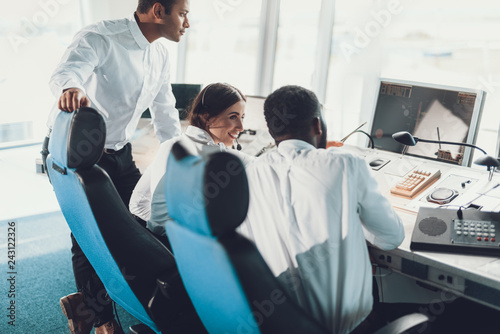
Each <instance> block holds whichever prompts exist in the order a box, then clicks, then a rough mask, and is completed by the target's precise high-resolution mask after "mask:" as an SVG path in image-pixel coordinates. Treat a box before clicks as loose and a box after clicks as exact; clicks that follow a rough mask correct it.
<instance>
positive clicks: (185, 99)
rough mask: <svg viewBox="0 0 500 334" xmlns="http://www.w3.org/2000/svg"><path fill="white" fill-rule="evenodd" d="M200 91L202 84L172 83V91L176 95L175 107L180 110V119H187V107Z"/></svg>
mask: <svg viewBox="0 0 500 334" xmlns="http://www.w3.org/2000/svg"><path fill="white" fill-rule="evenodd" d="M200 91H201V85H197V84H176V83H173V84H172V93H173V94H174V96H175V108H176V109H177V110H179V117H180V119H186V116H187V109H188V107H189V106H190V105H191V103H192V102H193V100H194V98H195V97H196V95H198V93H199V92H200Z"/></svg>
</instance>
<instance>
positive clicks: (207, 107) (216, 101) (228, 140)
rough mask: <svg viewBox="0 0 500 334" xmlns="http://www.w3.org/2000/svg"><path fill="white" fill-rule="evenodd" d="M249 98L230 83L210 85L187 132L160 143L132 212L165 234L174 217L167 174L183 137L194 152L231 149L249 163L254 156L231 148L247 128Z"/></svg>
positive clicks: (193, 107) (136, 191)
mask: <svg viewBox="0 0 500 334" xmlns="http://www.w3.org/2000/svg"><path fill="white" fill-rule="evenodd" d="M245 101H246V97H245V96H244V95H243V94H242V93H241V91H240V90H239V89H237V88H235V87H234V86H231V85H229V84H226V83H213V84H210V85H208V86H206V87H205V88H204V89H203V90H202V91H201V92H200V93H199V94H198V95H197V96H196V98H195V99H194V101H193V104H192V105H191V108H190V110H189V114H188V121H189V123H190V125H189V126H188V128H187V129H186V132H184V133H183V134H182V135H181V136H179V137H175V138H172V139H170V140H167V141H165V142H163V143H162V144H161V145H160V148H159V150H158V154H157V155H156V157H155V160H154V161H153V162H152V163H151V165H150V166H149V167H148V168H147V169H146V171H145V172H144V175H143V176H142V178H141V179H140V180H139V183H138V184H137V186H136V187H135V189H134V192H133V194H132V198H131V199H130V205H129V206H130V207H129V208H130V212H132V214H134V215H135V216H136V217H138V218H140V220H143V221H146V222H147V227H148V228H149V229H150V230H151V231H153V233H155V234H157V235H158V236H160V238H161V237H162V236H164V235H165V228H164V226H165V223H166V222H167V221H169V220H170V219H171V218H170V217H169V215H168V212H167V208H166V206H165V192H164V183H165V182H163V178H164V175H165V171H166V169H167V168H168V165H167V157H168V155H169V153H170V151H171V149H172V146H173V145H174V143H176V142H178V141H181V142H182V143H183V145H184V146H185V147H186V148H188V149H189V150H190V152H192V153H194V154H199V155H206V154H209V153H213V152H214V151H215V152H218V151H227V152H230V153H233V154H235V155H237V156H238V157H239V158H240V159H241V160H242V161H243V163H244V164H248V163H249V162H250V161H252V160H253V157H250V156H249V155H246V154H243V153H242V152H239V151H237V150H234V149H231V148H233V142H234V141H235V140H236V138H237V137H238V135H239V133H240V132H241V131H243V125H242V120H243V117H244V111H245Z"/></svg>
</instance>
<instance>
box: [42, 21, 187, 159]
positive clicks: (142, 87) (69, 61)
mask: <svg viewBox="0 0 500 334" xmlns="http://www.w3.org/2000/svg"><path fill="white" fill-rule="evenodd" d="M165 42H166V40H164V39H163V38H160V39H157V40H156V41H154V42H153V43H149V42H148V40H147V39H146V37H144V35H143V34H142V32H141V30H140V29H139V26H138V25H137V22H136V20H135V18H134V15H132V16H131V17H129V18H125V19H120V20H112V21H101V22H99V23H96V24H92V25H90V26H87V27H85V28H83V29H82V30H81V31H79V32H78V33H77V34H76V36H75V38H74V39H73V41H72V43H71V44H70V46H69V47H68V48H67V50H66V52H65V53H64V55H63V57H62V60H61V62H60V64H59V65H58V66H57V68H56V70H55V71H54V73H53V74H52V77H51V79H50V83H49V84H50V88H51V90H52V93H53V94H54V96H55V97H56V98H57V99H59V97H60V96H61V94H62V92H63V90H64V89H67V88H72V87H75V88H80V89H81V90H83V91H84V92H85V94H86V95H87V97H88V98H89V100H90V102H91V107H93V108H95V109H97V110H98V111H99V112H100V113H101V114H102V115H103V116H104V119H105V122H106V132H107V134H106V144H105V147H106V148H109V149H115V150H119V149H121V148H122V147H123V146H125V145H126V144H127V143H128V142H129V141H130V140H131V138H132V135H133V134H134V131H135V129H136V127H137V124H138V122H139V119H140V117H141V115H142V113H143V112H144V111H145V110H146V109H147V108H149V109H150V111H151V116H152V119H153V123H154V127H155V132H156V135H157V137H158V138H159V140H160V141H161V142H163V141H165V140H167V139H169V138H172V137H173V136H178V135H179V134H180V122H179V113H178V111H177V110H176V109H175V97H174V95H173V94H172V88H171V86H170V64H169V61H168V53H167V48H166V46H165V44H164V43H165ZM58 112H59V110H58V109H57V105H56V109H55V110H53V111H52V113H51V116H50V117H49V121H48V123H47V125H48V126H49V127H50V128H51V127H52V124H53V122H54V119H55V117H56V116H57V113H58Z"/></svg>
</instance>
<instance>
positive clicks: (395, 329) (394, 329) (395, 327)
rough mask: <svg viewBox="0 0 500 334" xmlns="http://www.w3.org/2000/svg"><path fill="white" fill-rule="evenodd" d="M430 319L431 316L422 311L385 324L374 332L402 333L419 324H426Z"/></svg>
mask: <svg viewBox="0 0 500 334" xmlns="http://www.w3.org/2000/svg"><path fill="white" fill-rule="evenodd" d="M428 321H429V317H428V316H426V315H424V314H422V313H412V314H408V315H405V316H403V317H401V318H398V319H396V320H394V321H392V322H390V323H389V324H387V325H385V326H384V327H382V328H381V329H379V330H378V331H376V332H375V333H374V334H400V333H405V332H406V331H408V330H410V329H413V328H415V327H417V326H428V325H424V324H425V323H427V322H428Z"/></svg>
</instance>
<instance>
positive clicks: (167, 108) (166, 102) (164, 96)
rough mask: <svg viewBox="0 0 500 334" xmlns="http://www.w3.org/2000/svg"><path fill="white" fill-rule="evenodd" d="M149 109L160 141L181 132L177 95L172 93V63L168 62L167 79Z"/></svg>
mask: <svg viewBox="0 0 500 334" xmlns="http://www.w3.org/2000/svg"><path fill="white" fill-rule="evenodd" d="M168 61H169V60H168V58H167V62H168ZM149 110H150V111H151V117H152V119H153V125H154V129H155V133H156V136H157V137H158V139H159V140H160V143H163V142H164V141H165V140H167V139H170V138H173V137H177V136H179V135H180V134H181V123H180V120H179V111H178V110H177V109H175V96H174V94H173V93H172V86H171V85H170V63H168V64H167V70H166V74H165V81H164V82H163V85H162V86H161V88H160V91H159V92H158V94H157V95H156V97H155V99H154V100H153V103H152V104H151V106H150V108H149Z"/></svg>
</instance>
